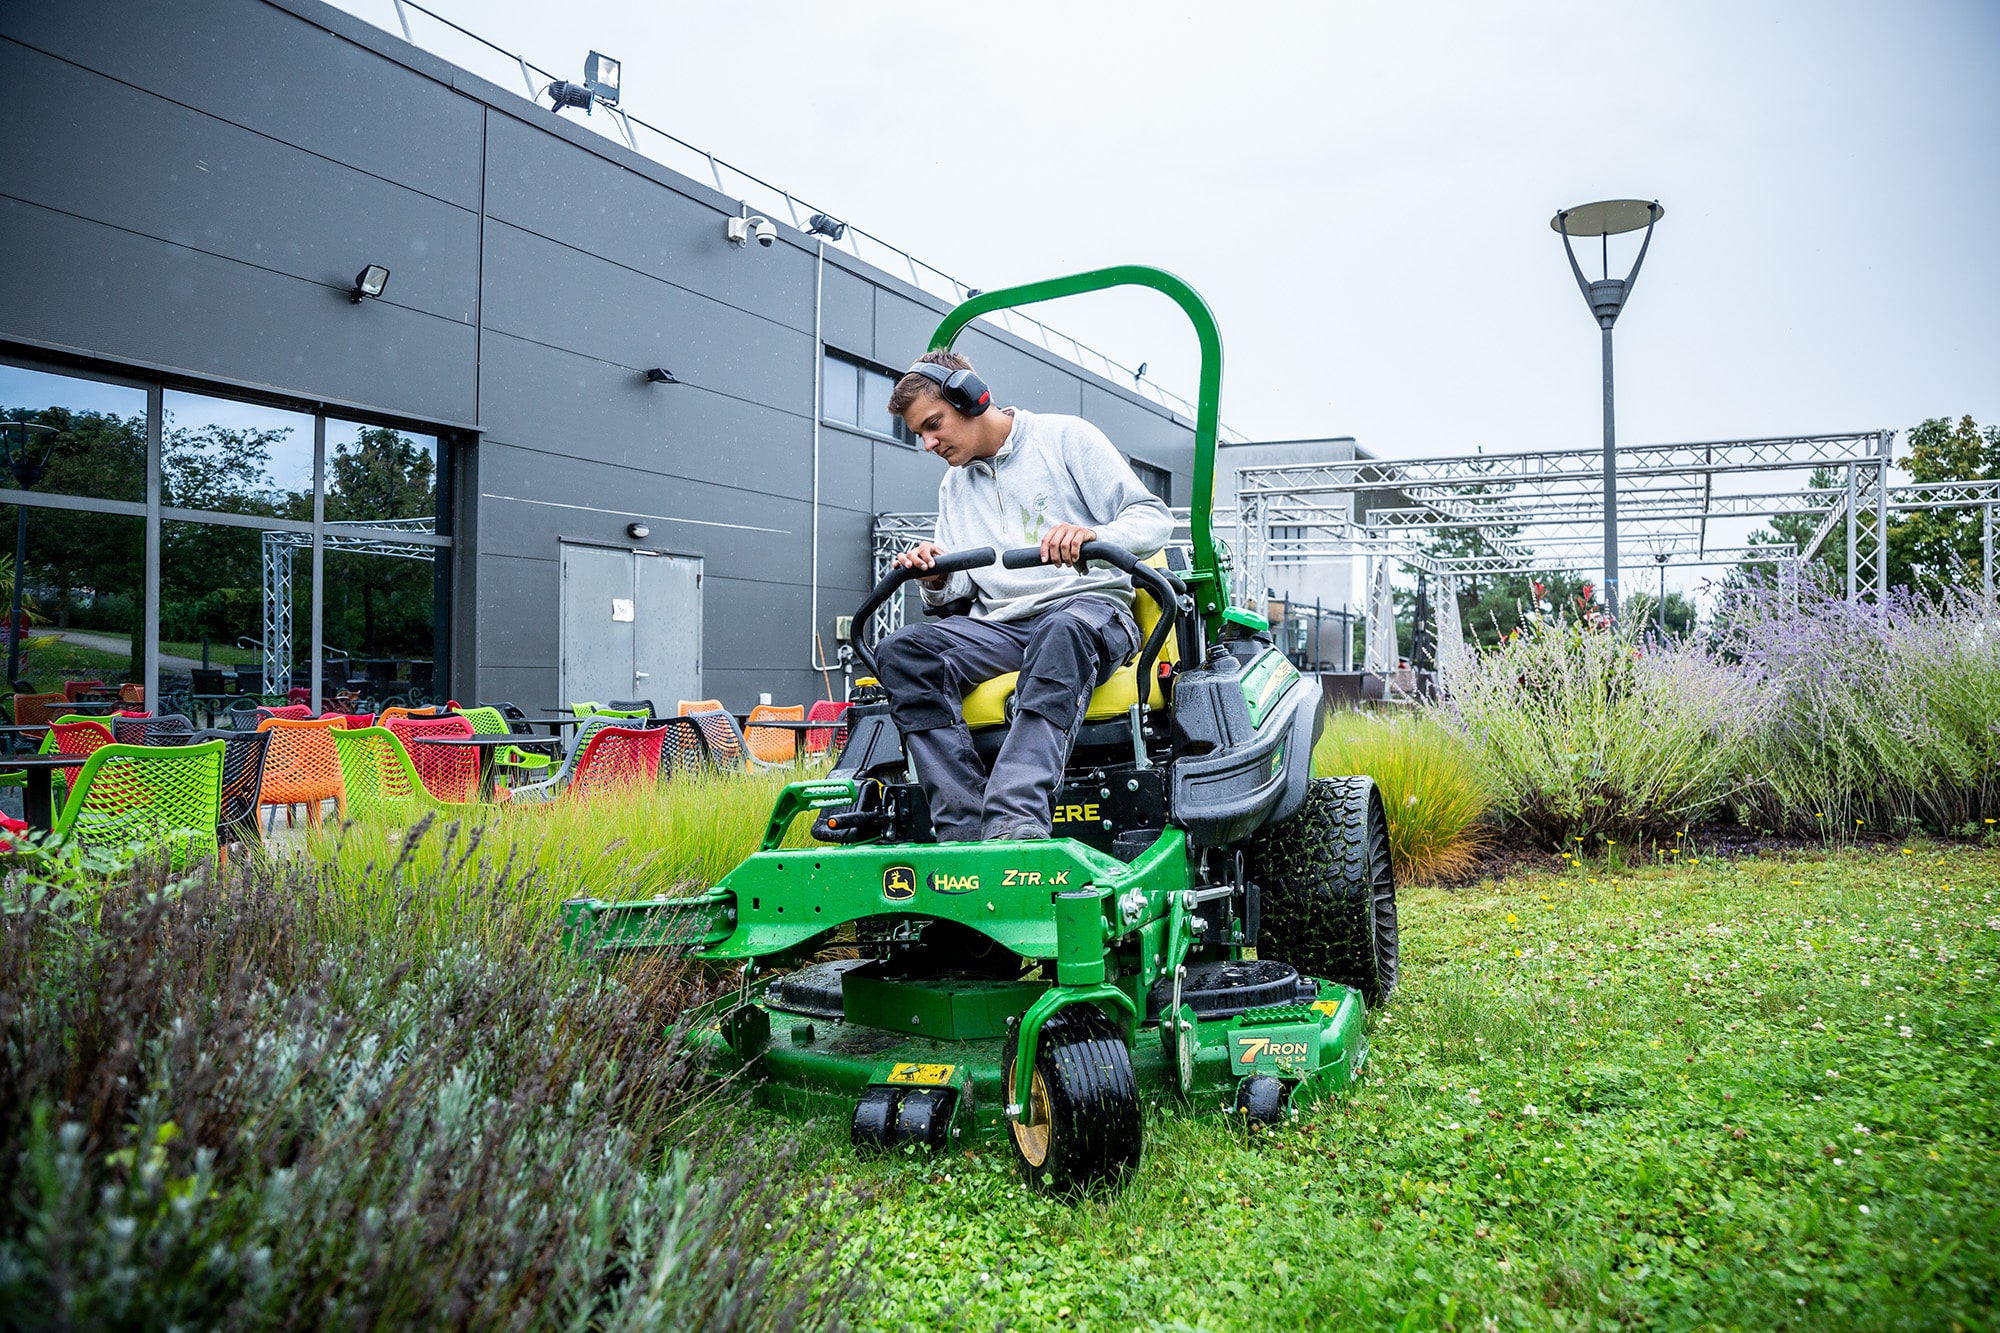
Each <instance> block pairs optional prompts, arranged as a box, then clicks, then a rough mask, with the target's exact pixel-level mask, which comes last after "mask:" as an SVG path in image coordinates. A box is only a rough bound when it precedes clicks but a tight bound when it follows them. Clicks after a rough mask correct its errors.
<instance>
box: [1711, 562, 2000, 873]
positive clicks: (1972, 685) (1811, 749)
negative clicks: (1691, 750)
mask: <svg viewBox="0 0 2000 1333" xmlns="http://www.w3.org/2000/svg"><path fill="white" fill-rule="evenodd" d="M1719 621H1720V625H1721V630H1722V645H1723V647H1724V650H1725V651H1726V652H1727V653H1728V654H1729V655H1730V656H1732V657H1734V658H1736V659H1737V660H1738V661H1739V662H1740V663H1741V670H1742V672H1743V674H1744V676H1745V677H1746V685H1747V688H1748V689H1750V690H1752V691H1754V692H1755V693H1756V694H1758V695H1759V696H1760V697H1762V698H1765V699H1767V700H1768V701H1769V703H1770V710H1769V721H1768V723H1767V724H1766V726H1765V727H1764V728H1763V730H1762V732H1761V734H1760V735H1759V737H1758V742H1757V745H1756V748H1755V754H1754V758H1753V761H1752V769H1753V770H1754V771H1755V772H1756V773H1757V775H1758V779H1759V780H1758V781H1757V782H1755V783H1753V784H1751V785H1749V786H1747V787H1746V788H1744V789H1743V790H1742V791H1741V792H1740V793H1739V794H1738V795H1737V797H1736V802H1737V805H1738V809H1739V813H1740V814H1741V815H1742V817H1743V818H1744V820H1745V822H1749V823H1754V824H1757V825H1758V826H1760V827H1764V828H1772V829H1793V830H1801V831H1811V830H1824V831H1825V832H1826V833H1827V835H1828V836H1833V837H1841V836H1846V835H1848V834H1851V833H1853V832H1854V831H1855V830H1856V829H1857V828H1860V827H1863V826H1867V827H1884V826H1886V827H1890V828H1904V827H1912V826H1921V827H1924V828H1927V829H1930V830H1931V831H1933V832H1937V833H1960V834H1965V833H1978V832H1982V831H1984V830H1985V829H1987V828H1988V827H1990V825H1989V824H1988V821H1990V820H1992V819H1994V818H1996V817H2000V619H1996V617H1995V616H1994V613H1993V611H1992V609H1991V608H1988V607H1985V606H1983V605H1982V603H1981V600H1980V598H1979V597H1978V596H1977V595H1976V594H1974V593H1972V592H1970V591H1969V590H1967V589H1963V588H1950V587H1947V588H1943V589H1939V590H1934V591H1932V592H1928V593H1925V594H1922V595H1919V594H1914V593H1911V592H1910V591H1909V590H1908V589H1903V588H1898V589H1896V590H1895V591H1894V592H1892V593H1891V594H1890V596H1889V598H1888V600H1887V601H1886V602H1884V603H1882V604H1880V605H1877V604H1875V603H1873V602H1849V601H1847V600H1846V599H1844V598H1842V597H1838V596H1835V595H1832V594H1831V593H1830V592H1829V591H1827V590H1824V589H1809V590H1807V591H1806V592H1805V593H1803V594H1801V595H1799V596H1797V597H1795V598H1786V597H1783V596H1781V595H1779V594H1777V593H1775V592H1773V591H1771V590H1769V589H1763V588H1753V589H1748V590H1742V591H1738V592H1735V593H1733V594H1732V595H1731V597H1730V598H1729V600H1728V601H1727V603H1726V604H1725V606H1724V608H1723V611H1722V614H1721V616H1720V618H1719Z"/></svg>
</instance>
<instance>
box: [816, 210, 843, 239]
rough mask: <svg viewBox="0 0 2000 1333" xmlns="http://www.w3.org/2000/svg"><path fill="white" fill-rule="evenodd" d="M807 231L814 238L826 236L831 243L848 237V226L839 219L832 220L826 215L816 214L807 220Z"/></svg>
mask: <svg viewBox="0 0 2000 1333" xmlns="http://www.w3.org/2000/svg"><path fill="white" fill-rule="evenodd" d="M806 230H807V231H808V232H810V233H812V234H813V235H814V236H824V237H826V239H828V240H829V241H836V242H837V241H839V240H840V238H841V237H843V236H845V235H847V224H846V223H845V222H842V221H841V220H840V219H839V218H830V217H828V216H827V215H826V214H824V213H815V214H813V215H812V216H811V217H809V218H807V219H806Z"/></svg>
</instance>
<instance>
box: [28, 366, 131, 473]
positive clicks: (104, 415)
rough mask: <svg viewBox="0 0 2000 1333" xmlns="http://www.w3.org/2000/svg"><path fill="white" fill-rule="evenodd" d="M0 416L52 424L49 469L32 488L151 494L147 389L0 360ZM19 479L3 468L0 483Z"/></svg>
mask: <svg viewBox="0 0 2000 1333" xmlns="http://www.w3.org/2000/svg"><path fill="white" fill-rule="evenodd" d="M0 418H3V419H5V420H8V421H31V422H35V423H36V424H38V425H43V426H52V427H54V428H55V431H56V434H55V435H54V437H53V438H50V437H42V438H40V439H37V440H36V441H35V443H34V445H33V449H34V452H35V456H36V457H39V456H40V455H41V452H42V450H43V449H44V448H46V449H47V450H48V467H47V469H46V470H45V471H44V472H43V474H42V476H41V477H40V478H39V479H38V480H36V481H34V483H33V486H32V489H34V490H36V491H40V492H44V493H46V494H51V495H83V496H89V497H90V498H92V499H97V500H134V501H143V500H144V499H145V498H146V391H145V390H144V389H137V388H133V387H131V386H129V385H123V384H106V383H104V382H103V381H101V380H87V379H80V378H77V377H75V376H71V375H52V374H49V373H47V372H46V371H39V370H26V369H23V368H21V367H19V366H8V365H0ZM20 480H21V479H20V478H17V477H15V476H14V475H13V474H12V473H10V472H7V471H5V470H4V469H0V486H17V485H19V484H20Z"/></svg>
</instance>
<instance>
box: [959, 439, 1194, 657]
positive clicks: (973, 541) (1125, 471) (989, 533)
mask: <svg viewBox="0 0 2000 1333" xmlns="http://www.w3.org/2000/svg"><path fill="white" fill-rule="evenodd" d="M1058 523H1077V524H1081V525H1082V526H1084V527H1086V528H1093V529H1095V530H1096V532H1097V537H1098V540H1099V541H1107V542H1113V543H1116V544H1117V545H1119V546H1122V547H1124V548H1125V549H1126V550H1128V551H1130V552H1131V553H1132V554H1134V555H1136V556H1141V557H1144V556H1149V555H1152V554H1153V553H1154V552H1155V551H1158V550H1159V549H1160V548H1161V547H1162V546H1165V545H1166V544H1167V539H1168V538H1169V537H1171V536H1173V532H1174V519H1173V515H1172V514H1171V513H1169V512H1168V510H1167V507H1166V505H1165V504H1163V503H1161V501H1160V500H1159V499H1158V498H1156V497H1155V496H1154V495H1153V494H1152V493H1151V492H1150V491H1148V490H1147V489H1146V488H1145V487H1144V486H1142V485H1140V484H1139V478H1138V477H1136V476H1134V475H1133V473H1132V465H1131V464H1130V463H1127V462H1126V461H1125V458H1124V456H1123V455H1122V454H1120V453H1119V452H1118V450H1117V449H1115V448H1113V447H1112V444H1111V441H1110V440H1108V439H1106V438H1105V436H1104V432H1103V431H1101V430H1099V429H1098V428H1097V427H1095V426H1093V425H1091V424H1090V423H1089V422H1088V421H1085V420H1084V419H1083V418H1081V417H1069V416H1057V415H1055V414H1054V413H1041V412H1029V411H1026V410H1024V409H1021V408H1015V409H1014V429H1013V430H1011V431H1009V432H1008V434H1007V442H1006V443H1005V444H1003V445H1001V446H1000V452H999V453H997V454H995V455H993V457H991V458H982V459H979V460H977V461H975V462H972V463H968V464H967V465H966V466H964V467H954V468H949V469H947V470H946V472H945V474H944V480H943V481H941V482H939V483H938V519H937V538H936V540H937V544H938V545H939V546H941V547H943V548H944V549H945V550H946V551H947V552H950V551H968V550H971V549H973V548H974V547H979V546H991V547H992V548H993V550H994V552H995V553H996V554H998V553H1000V552H1003V551H1006V550H1008V549H1010V548H1012V547H1019V546H1035V545H1038V544H1039V543H1040V542H1041V540H1042V534H1043V533H1044V532H1047V531H1048V530H1049V529H1050V528H1052V527H1054V526H1055V525H1056V524H1058ZM1085 592H1087V593H1097V594H1100V595H1102V596H1106V597H1111V598H1114V599H1116V600H1117V601H1118V602H1119V603H1120V604H1122V605H1124V606H1126V607H1128V608H1129V607H1130V606H1131V605H1132V581H1131V580H1130V579H1129V578H1127V577H1126V576H1125V574H1124V573H1123V572H1121V571H1120V570H1117V569H1113V568H1111V567H1110V566H1108V565H1102V564H1097V565H1092V566H1090V568H1089V569H1088V570H1087V571H1085V572H1083V573H1078V572H1077V571H1076V570H1074V569H1071V568H1069V567H1067V566H1061V565H1038V566H1035V567H1032V568H1029V569H1006V568H1003V567H1002V566H1001V565H1000V564H999V562H998V561H995V562H994V563H993V564H991V565H988V566H987V567H986V568H985V569H975V570H971V571H969V572H967V571H961V572H959V573H957V574H953V575H952V576H951V578H950V580H949V581H947V582H946V584H945V586H944V587H943V588H942V589H941V590H939V591H936V592H933V591H932V590H931V589H929V588H925V589H924V590H923V594H924V601H925V602H927V603H929V604H930V605H933V606H936V605H940V604H942V603H944V602H950V601H955V600H957V599H958V598H961V597H975V598H976V601H975V602H974V604H973V608H972V614H973V616H974V617H976V618H978V619H981V620H1021V619H1024V618H1026V617H1028V616H1032V615H1034V614H1036V613H1037V612H1040V611H1046V610H1048V609H1049V607H1051V606H1052V605H1054V604H1055V603H1056V602H1059V601H1061V600H1062V599H1063V598H1065V597H1073V596H1075V595H1076V594H1077V593H1085Z"/></svg>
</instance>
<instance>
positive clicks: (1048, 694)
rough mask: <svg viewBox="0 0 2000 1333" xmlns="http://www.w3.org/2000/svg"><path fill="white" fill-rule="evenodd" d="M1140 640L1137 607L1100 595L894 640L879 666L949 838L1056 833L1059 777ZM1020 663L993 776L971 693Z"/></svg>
mask: <svg viewBox="0 0 2000 1333" xmlns="http://www.w3.org/2000/svg"><path fill="white" fill-rule="evenodd" d="M1138 646H1139V627H1138V625H1137V624H1136V623H1135V622H1134V621H1133V619H1132V615H1131V613H1130V612H1129V611H1127V610H1126V609H1125V608H1124V607H1122V606H1120V605H1119V604H1118V603H1117V602H1115V601H1112V600H1111V599H1110V598H1108V597H1097V596H1093V595H1091V594H1088V593H1085V594H1081V595H1079V596H1075V597H1072V598H1070V599H1068V600H1067V601H1064V602H1060V603H1058V604H1057V605H1056V606H1055V607H1053V608H1051V609H1050V610H1047V611H1044V612H1042V613H1041V614H1039V615H1035V616H1030V617H1028V618H1027V619H1025V620H1008V621H992V620H975V619H974V618H972V617H971V616H947V617H945V618H943V619H941V620H935V621H930V622H927V623H925V624H921V625H906V626H904V627H903V628H902V629H900V630H897V631H896V632H895V633H894V634H892V635H890V636H889V637H888V638H887V639H884V640H883V641H882V646H881V647H879V648H877V649H876V650H875V661H876V667H877V670H878V673H879V674H880V676H881V680H882V685H883V688H884V689H886V690H887V691H888V692H889V713H890V715H891V716H892V717H894V718H895V720H896V727H897V729H898V730H899V731H901V732H902V733H903V746H904V748H905V750H906V751H907V753H908V754H909V756H910V760H911V763H912V765H913V766H914V767H915V768H916V771H917V781H918V782H920V783H922V784H923V788H924V795H925V796H927V797H928V798H929V800H930V806H931V828H932V830H933V831H934V832H935V833H936V834H937V839H938V841H939V842H973V841H978V840H981V839H994V838H1046V837H1047V836H1048V835H1049V828H1050V804H1051V802H1052V800H1053V798H1054V796H1055V789H1056V784H1057V783H1058V782H1059V781H1060V780H1061V778H1062V770H1063V765H1064V764H1065V763H1067V762H1068V761H1069V752H1070V747H1071V746H1072V745H1074V744H1075V743H1076V734H1077V732H1078V731H1079V730H1080V729H1081V728H1082V726H1083V719H1084V711H1085V705H1086V704H1087V702H1088V701H1089V699H1090V692H1091V691H1092V690H1093V689H1095V688H1097V687H1098V686H1099V685H1102V684H1103V683H1104V682H1105V681H1107V680H1109V679H1111V673H1112V672H1114V671H1116V670H1117V669H1118V668H1119V667H1120V666H1121V665H1122V664H1124V663H1125V662H1126V661H1127V660H1128V659H1130V658H1131V656H1132V654H1133V652H1134V651H1135V650H1136V649H1137V648H1138ZM1009 671H1019V672H1020V673H1021V680H1020V683H1019V684H1018V685H1016V686H1015V687H1014V719H1013V722H1012V725H1010V726H1009V728H1008V730H1007V739H1006V740H1005V741H1004V742H1002V744H1001V746H1000V754H999V756H998V757H997V758H996V759H995V760H994V761H993V772H992V774H991V775H990V776H989V775H988V774H987V772H986V770H985V768H984V766H983V765H982V764H981V763H980V762H979V755H978V753H977V752H976V751H975V750H974V749H973V747H972V733H971V732H970V731H968V730H967V729H966V725H965V715H964V711H963V708H962V706H961V700H962V699H963V698H964V696H965V695H966V693H967V692H969V691H970V690H971V689H972V688H973V687H974V686H976V685H978V684H980V683H981V682H982V681H987V680H991V679H992V678H993V677H995V676H1000V675H1005V674H1006V673H1007V672H1009Z"/></svg>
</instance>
